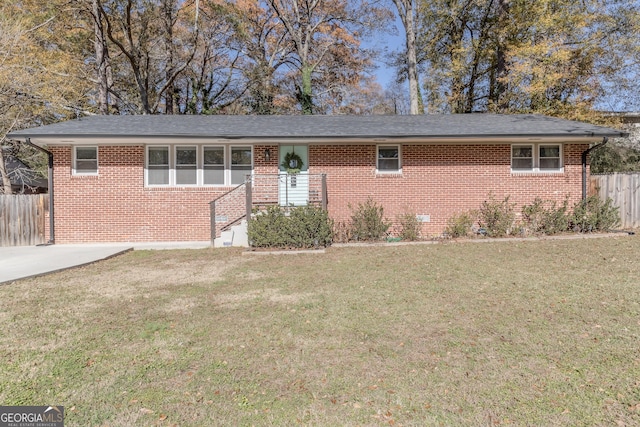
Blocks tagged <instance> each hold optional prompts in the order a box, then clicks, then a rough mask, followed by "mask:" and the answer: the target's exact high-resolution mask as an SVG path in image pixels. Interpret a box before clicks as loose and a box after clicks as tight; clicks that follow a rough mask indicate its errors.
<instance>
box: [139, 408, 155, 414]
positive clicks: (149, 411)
mask: <svg viewBox="0 0 640 427" xmlns="http://www.w3.org/2000/svg"><path fill="white" fill-rule="evenodd" d="M140 412H142V413H143V414H153V411H152V410H151V409H147V408H140Z"/></svg>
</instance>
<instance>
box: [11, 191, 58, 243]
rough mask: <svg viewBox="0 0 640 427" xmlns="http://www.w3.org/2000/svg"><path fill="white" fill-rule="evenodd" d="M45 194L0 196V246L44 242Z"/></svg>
mask: <svg viewBox="0 0 640 427" xmlns="http://www.w3.org/2000/svg"><path fill="white" fill-rule="evenodd" d="M46 200H47V195H46V194H16V195H6V194H5V195H0V246H30V245H37V244H40V243H44V241H45V215H46V208H47V205H46Z"/></svg>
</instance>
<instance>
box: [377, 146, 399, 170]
mask: <svg viewBox="0 0 640 427" xmlns="http://www.w3.org/2000/svg"><path fill="white" fill-rule="evenodd" d="M376 152H377V156H376V157H377V161H376V169H377V171H378V172H381V173H384V172H396V173H397V172H400V171H401V168H402V164H401V161H400V160H401V159H400V146H399V145H378V146H377V150H376Z"/></svg>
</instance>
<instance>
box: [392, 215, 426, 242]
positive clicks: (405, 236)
mask: <svg viewBox="0 0 640 427" xmlns="http://www.w3.org/2000/svg"><path fill="white" fill-rule="evenodd" d="M398 223H399V224H400V232H399V233H398V237H399V238H400V239H402V240H408V241H410V242H413V241H416V240H420V233H421V231H422V224H420V221H418V218H417V217H416V215H415V214H412V213H408V212H407V213H405V214H402V215H400V216H399V217H398Z"/></svg>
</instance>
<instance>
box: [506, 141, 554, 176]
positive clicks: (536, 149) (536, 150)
mask: <svg viewBox="0 0 640 427" xmlns="http://www.w3.org/2000/svg"><path fill="white" fill-rule="evenodd" d="M543 145H547V146H553V145H557V146H558V147H560V150H559V151H560V167H559V168H557V169H540V146H543ZM513 147H531V154H532V156H533V158H532V161H533V167H532V168H531V169H514V168H513ZM509 158H510V162H511V173H513V174H531V173H549V174H553V173H563V172H564V161H563V160H564V144H562V143H559V142H536V143H531V144H511V145H510V146H509Z"/></svg>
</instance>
